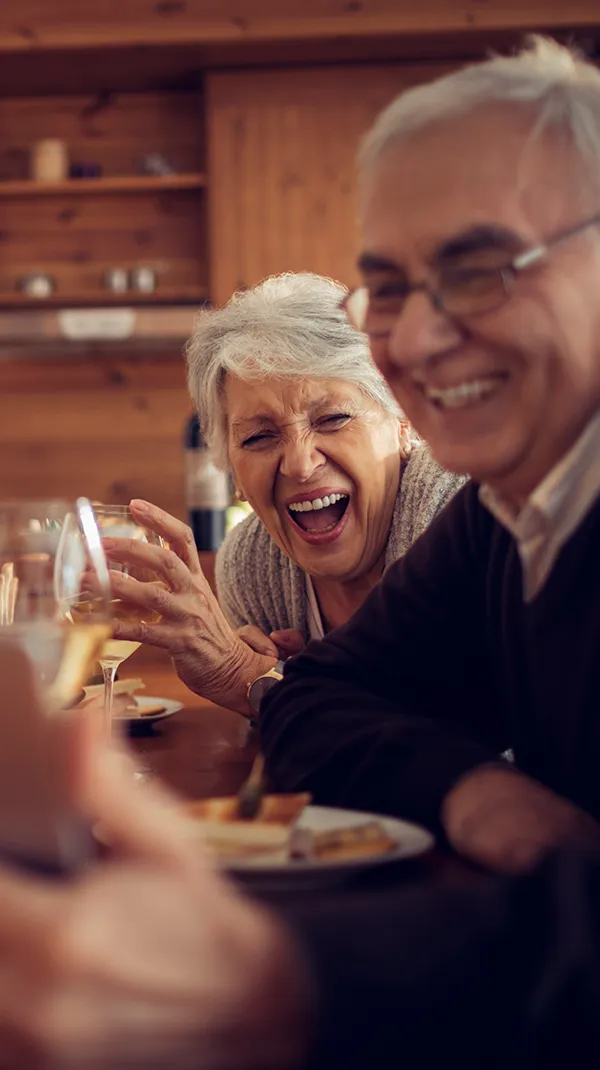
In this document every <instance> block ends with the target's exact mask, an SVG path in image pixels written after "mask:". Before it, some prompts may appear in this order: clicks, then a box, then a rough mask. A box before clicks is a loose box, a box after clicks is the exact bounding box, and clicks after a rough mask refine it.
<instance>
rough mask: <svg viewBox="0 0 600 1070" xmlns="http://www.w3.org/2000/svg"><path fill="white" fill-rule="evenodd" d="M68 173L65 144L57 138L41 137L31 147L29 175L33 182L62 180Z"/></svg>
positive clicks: (67, 157)
mask: <svg viewBox="0 0 600 1070" xmlns="http://www.w3.org/2000/svg"><path fill="white" fill-rule="evenodd" d="M68 174H69V156H68V152H67V146H66V144H65V142H64V141H61V140H60V139H59V138H43V139H42V140H41V141H36V142H35V143H34V145H33V146H32V148H31V161H30V177H31V178H32V180H33V181H34V182H63V181H64V180H65V179H66V178H67V177H68Z"/></svg>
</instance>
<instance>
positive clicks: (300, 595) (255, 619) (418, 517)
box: [216, 446, 466, 640]
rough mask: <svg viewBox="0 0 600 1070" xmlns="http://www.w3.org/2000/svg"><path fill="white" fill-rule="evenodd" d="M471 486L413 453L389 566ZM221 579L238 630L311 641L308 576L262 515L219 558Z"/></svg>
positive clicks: (244, 525) (241, 528)
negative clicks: (283, 631)
mask: <svg viewBox="0 0 600 1070" xmlns="http://www.w3.org/2000/svg"><path fill="white" fill-rule="evenodd" d="M465 482H466V480H465V478H464V477H463V476H455V475H452V474H451V473H450V472H446V471H445V470H444V469H443V468H440V466H439V465H438V464H437V463H436V461H434V459H433V457H432V456H431V453H430V452H429V450H428V448H427V447H426V446H420V447H419V448H418V449H416V450H414V451H413V452H412V453H411V455H410V457H409V458H408V460H407V461H406V462H405V464H404V465H403V467H402V474H401V478H400V486H399V489H398V496H397V498H396V504H395V506H394V512H393V515H392V523H391V527H390V534H389V538H388V543H387V548H386V554H385V562H386V566H387V565H390V564H391V563H392V561H396V560H397V559H398V558H399V557H403V555H404V554H405V553H406V551H407V550H408V549H409V548H410V547H411V546H412V544H413V542H415V540H416V539H418V537H419V535H421V534H422V533H423V532H424V531H425V529H426V528H427V527H428V526H429V524H430V523H431V521H432V520H433V518H434V516H435V515H436V513H438V512H439V511H440V509H443V507H444V506H445V505H446V503H447V502H449V501H450V499H451V498H452V497H453V495H454V494H456V491H457V490H458V489H459V488H460V487H461V486H462V484H463V483H465ZM216 579H217V590H218V595H219V601H220V603H221V606H222V607H223V611H224V613H225V615H226V617H227V618H228V620H229V623H230V624H231V625H232V627H234V628H240V627H241V626H242V625H243V624H256V625H257V626H258V627H259V628H260V629H261V631H263V632H265V633H266V634H269V632H272V631H275V630H277V629H279V628H297V629H298V631H299V632H300V633H301V634H302V635H303V636H304V637H305V639H307V640H308V638H309V632H308V622H307V597H306V583H305V574H304V572H303V570H302V569H301V568H300V567H299V566H298V565H296V564H295V563H294V562H293V561H291V560H290V558H289V557H286V555H285V554H283V553H282V551H281V550H280V549H279V547H278V546H277V545H276V543H275V542H273V539H272V538H271V536H270V535H269V532H268V531H267V529H266V528H265V526H264V524H263V523H262V521H261V520H259V519H258V517H257V516H256V514H253V515H252V516H249V517H247V518H246V520H243V521H242V522H241V524H238V525H237V527H235V528H234V529H233V531H231V532H230V534H229V535H228V536H227V538H226V539H225V542H224V543H223V545H222V547H221V549H220V550H219V553H218V555H217V565H216Z"/></svg>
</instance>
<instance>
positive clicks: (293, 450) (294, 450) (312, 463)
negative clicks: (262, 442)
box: [279, 438, 325, 482]
mask: <svg viewBox="0 0 600 1070" xmlns="http://www.w3.org/2000/svg"><path fill="white" fill-rule="evenodd" d="M324 464H325V457H324V456H323V454H322V453H321V451H320V450H319V449H317V446H316V444H315V442H314V441H313V440H312V438H305V439H296V440H294V441H293V442H287V443H286V444H285V446H284V448H283V454H282V458H281V464H280V466H279V468H280V472H281V474H282V475H283V476H287V477H288V478H289V479H297V480H298V481H299V482H307V481H308V480H309V479H310V478H311V476H312V475H313V474H314V473H315V472H316V471H318V469H319V468H321V467H322V466H323V465H324Z"/></svg>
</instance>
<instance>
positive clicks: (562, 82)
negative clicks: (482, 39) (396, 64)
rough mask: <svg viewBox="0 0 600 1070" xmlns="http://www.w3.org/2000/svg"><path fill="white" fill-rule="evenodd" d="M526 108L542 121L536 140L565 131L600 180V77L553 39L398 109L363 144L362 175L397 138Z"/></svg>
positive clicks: (411, 94) (391, 108) (446, 80)
mask: <svg viewBox="0 0 600 1070" xmlns="http://www.w3.org/2000/svg"><path fill="white" fill-rule="evenodd" d="M501 102H504V103H516V104H523V105H528V106H529V107H531V108H532V109H533V111H534V114H535V113H537V122H536V123H535V125H534V130H533V134H538V133H541V132H542V131H544V130H547V129H548V128H555V129H557V128H558V129H561V130H563V131H564V132H565V133H566V134H567V136H568V137H569V139H570V141H571V143H572V144H573V146H574V147H575V148H576V150H577V151H578V152H579V154H580V156H581V157H582V159H583V161H584V162H585V163H586V164H587V165H588V168H589V171H590V178H591V179H592V180H593V181H595V182H598V181H599V179H600V71H599V70H598V69H597V68H596V67H594V66H593V65H592V64H591V63H589V62H587V61H586V60H584V59H583V58H582V57H580V56H579V55H578V54H577V53H576V52H574V51H572V50H570V49H568V48H565V47H564V46H563V45H559V44H558V43H557V42H556V41H554V40H551V39H550V38H546V37H540V36H537V35H536V36H532V37H530V38H529V40H528V43H527V46H526V47H525V48H524V49H523V50H522V51H521V52H520V53H518V54H517V55H511V56H493V57H492V58H490V59H487V60H484V61H483V62H481V63H474V64H471V65H470V66H468V67H464V68H462V69H461V70H458V71H455V72H454V73H452V74H448V75H446V76H445V77H443V78H438V79H437V80H436V81H434V82H430V83H428V84H426V85H421V86H417V87H415V88H414V89H410V90H407V91H406V92H405V93H402V94H401V96H399V97H397V99H396V100H394V101H392V103H391V104H390V105H388V107H387V108H385V110H384V111H383V112H381V114H380V115H379V117H378V118H377V119H376V121H375V123H374V125H373V126H372V127H371V129H370V130H369V132H368V133H367V135H366V137H365V138H364V140H363V142H362V146H361V150H360V154H359V167H360V170H361V171H362V172H363V173H368V172H369V171H370V170H371V168H372V167H373V166H374V164H375V163H376V162H377V160H378V159H379V157H380V156H381V154H382V153H383V152H384V151H385V149H386V148H388V146H389V145H390V144H391V143H392V142H394V141H395V140H396V139H397V138H400V137H402V136H403V135H405V134H410V133H412V132H413V131H416V130H420V129H422V128H424V127H426V126H429V125H430V124H432V123H437V122H439V121H440V120H444V119H449V118H453V117H456V116H460V115H464V114H466V113H468V112H471V111H474V110H475V109H476V108H479V107H481V106H482V105H485V104H492V103H501Z"/></svg>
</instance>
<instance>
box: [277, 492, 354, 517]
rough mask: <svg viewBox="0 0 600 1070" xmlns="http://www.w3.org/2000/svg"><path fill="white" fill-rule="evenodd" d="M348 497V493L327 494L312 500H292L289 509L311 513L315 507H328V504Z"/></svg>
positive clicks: (295, 511) (293, 511)
mask: <svg viewBox="0 0 600 1070" xmlns="http://www.w3.org/2000/svg"><path fill="white" fill-rule="evenodd" d="M347 497H348V495H347V494H326V495H325V497H324V498H313V500H312V502H292V504H291V505H288V509H290V510H291V512H292V513H310V512H312V510H313V509H326V508H327V506H328V505H333V504H334V502H339V501H341V499H342V498H347Z"/></svg>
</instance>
